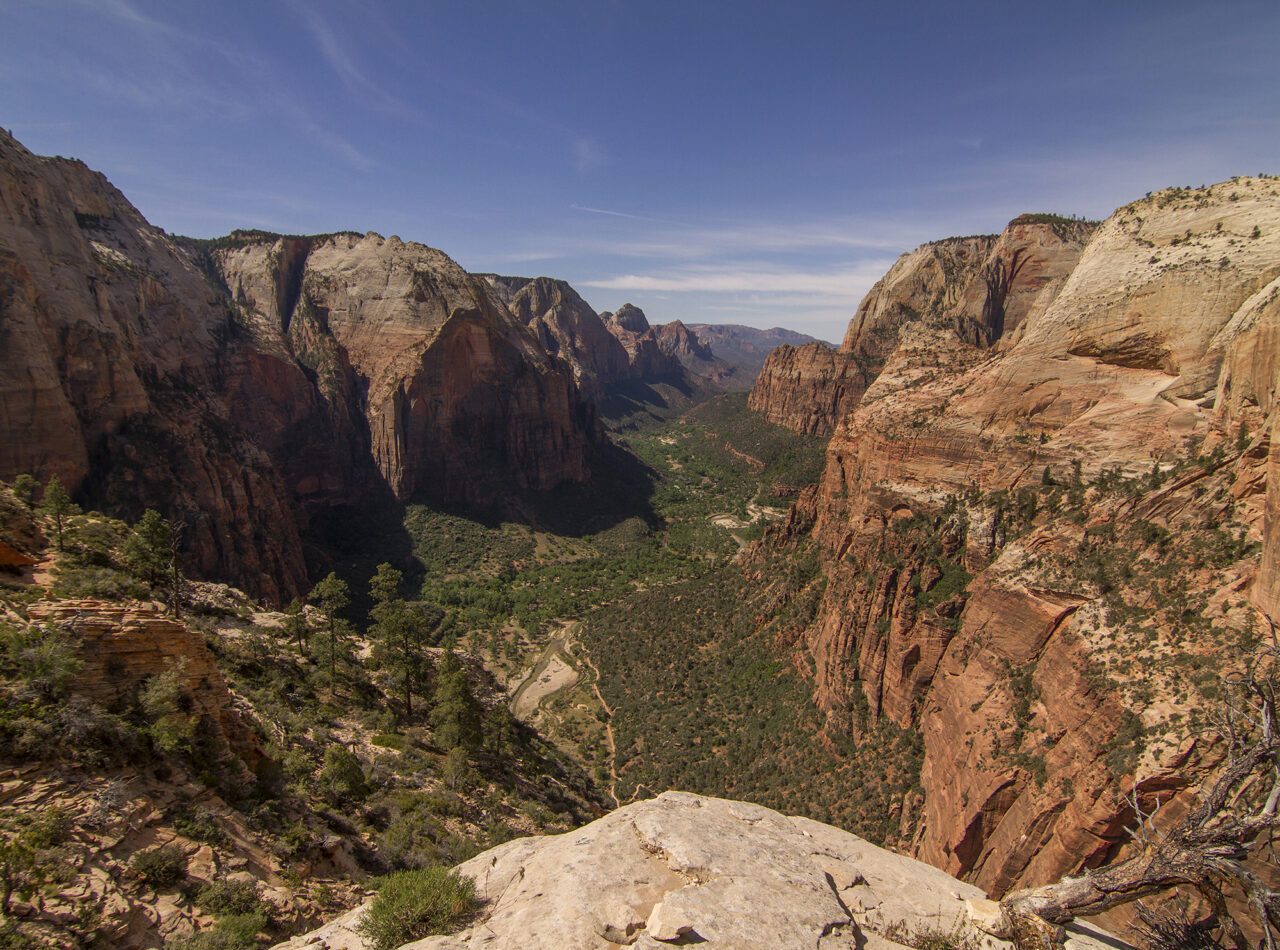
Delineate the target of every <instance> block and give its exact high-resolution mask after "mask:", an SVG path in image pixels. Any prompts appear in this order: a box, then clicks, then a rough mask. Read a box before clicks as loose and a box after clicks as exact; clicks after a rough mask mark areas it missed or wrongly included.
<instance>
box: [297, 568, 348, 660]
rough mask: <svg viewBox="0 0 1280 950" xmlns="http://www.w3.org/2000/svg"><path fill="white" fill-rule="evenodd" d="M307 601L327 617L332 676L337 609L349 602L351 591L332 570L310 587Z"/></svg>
mask: <svg viewBox="0 0 1280 950" xmlns="http://www.w3.org/2000/svg"><path fill="white" fill-rule="evenodd" d="M307 602H308V603H312V604H315V605H317V606H318V607H319V608H320V609H321V610H323V611H324V613H325V616H326V617H328V618H329V675H330V676H333V675H334V673H335V670H336V666H337V656H338V645H339V643H340V639H339V629H340V628H339V626H338V611H340V610H342V608H343V607H345V606H347V604H349V603H351V591H350V589H349V588H348V587H347V582H346V581H344V580H343V579H342V578H340V577H338V575H337V574H335V573H334V572H333V571H330V572H329V576H328V577H326V578H325V579H324V580H322V581H321V582H320V583H318V584H316V586H315V587H313V588H311V595H310V596H309V597H308V598H307Z"/></svg>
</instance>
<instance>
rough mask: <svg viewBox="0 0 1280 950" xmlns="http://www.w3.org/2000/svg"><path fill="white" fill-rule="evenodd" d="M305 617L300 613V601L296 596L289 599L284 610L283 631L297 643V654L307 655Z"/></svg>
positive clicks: (307, 631)
mask: <svg viewBox="0 0 1280 950" xmlns="http://www.w3.org/2000/svg"><path fill="white" fill-rule="evenodd" d="M309 632H310V631H309V630H308V629H307V618H306V617H305V616H303V614H302V603H301V602H300V601H299V600H298V598H296V597H295V598H294V599H293V600H291V601H289V606H288V607H286V608H285V612H284V633H285V636H286V637H288V638H289V639H290V640H293V641H295V642H296V643H297V644H298V656H306V655H307V634H308V633H309Z"/></svg>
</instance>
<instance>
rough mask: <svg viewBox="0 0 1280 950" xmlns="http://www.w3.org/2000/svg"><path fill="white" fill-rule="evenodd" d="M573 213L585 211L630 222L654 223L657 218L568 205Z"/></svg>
mask: <svg viewBox="0 0 1280 950" xmlns="http://www.w3.org/2000/svg"><path fill="white" fill-rule="evenodd" d="M569 207H570V208H572V209H573V210H574V211H586V212H587V213H589V214H603V215H607V216H608V217H610V218H627V219H628V220H631V221H656V220H657V218H646V217H645V216H644V215H642V214H628V213H627V212H625V211H610V210H609V209H607V208H591V207H588V206H587V205H569Z"/></svg>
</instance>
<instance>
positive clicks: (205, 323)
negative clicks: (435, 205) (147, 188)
mask: <svg viewBox="0 0 1280 950" xmlns="http://www.w3.org/2000/svg"><path fill="white" fill-rule="evenodd" d="M0 312H2V313H3V321H2V322H0V334H2V335H3V339H4V343H5V345H4V347H3V349H2V350H0V478H12V477H14V476H15V475H17V474H19V473H22V472H30V473H32V474H35V475H37V476H38V477H41V478H45V477H47V476H48V475H49V474H51V473H57V474H58V475H60V476H61V477H62V478H63V480H64V481H66V482H67V483H68V485H69V487H70V488H71V489H72V491H73V492H75V493H76V494H77V496H78V497H79V499H80V500H82V501H84V502H86V503H87V504H89V505H92V506H95V507H101V508H104V509H107V510H111V511H114V512H117V513H120V514H122V515H125V516H129V517H136V516H137V515H139V514H140V513H141V512H142V510H143V508H145V507H157V508H160V509H161V510H162V511H163V512H164V513H165V514H166V515H168V516H169V517H173V518H176V519H178V520H180V521H182V522H184V524H185V525H186V527H187V530H186V532H185V534H184V537H185V538H186V540H187V543H188V546H189V552H188V553H189V561H190V563H189V565H188V567H189V569H191V570H193V571H194V572H196V573H198V574H201V575H204V576H208V577H216V578H219V579H224V580H230V581H232V582H234V583H236V584H238V585H240V586H242V587H244V588H245V589H247V590H250V591H253V592H254V593H255V594H257V595H261V596H265V597H268V598H270V599H272V600H275V601H280V600H287V599H288V598H289V597H291V596H295V595H297V594H298V593H300V592H302V591H304V590H305V589H306V586H307V577H306V570H305V565H304V562H303V556H302V537H303V535H304V534H305V532H306V531H307V529H308V527H309V525H310V524H311V522H312V519H313V518H314V516H315V515H316V514H317V513H318V512H320V511H322V510H323V509H325V508H327V507H329V506H332V505H356V504H359V503H361V502H362V501H363V500H365V499H367V498H368V497H370V495H371V493H374V492H377V491H379V490H382V491H385V487H383V486H384V485H389V486H390V487H391V489H392V490H393V491H394V492H395V493H396V494H397V495H398V496H399V497H401V498H406V497H408V496H409V495H411V494H414V493H415V492H422V493H425V494H428V495H431V496H433V497H436V498H443V499H449V500H454V499H468V500H484V499H487V498H491V497H493V496H494V495H496V494H498V493H500V492H503V491H506V490H508V489H510V488H512V487H514V488H517V489H531V490H545V489H548V488H551V487H554V486H555V485H557V484H559V483H561V482H563V481H566V480H574V481H581V480H584V479H585V478H587V477H588V458H589V456H590V454H591V452H592V451H593V447H594V446H595V445H596V444H597V443H598V442H599V441H600V439H601V438H602V436H601V434H600V429H599V426H598V423H597V422H596V420H595V415H594V409H593V408H592V407H591V405H590V404H589V403H587V402H586V401H584V400H583V398H582V397H581V395H580V393H579V391H578V388H577V386H576V385H575V384H574V381H573V379H572V375H571V373H570V372H569V370H568V368H567V367H566V365H565V364H563V363H561V362H559V361H558V360H556V359H555V358H553V357H552V356H549V355H548V353H547V352H546V351H545V350H544V349H542V347H541V346H540V345H539V343H538V341H537V340H536V339H535V338H534V337H533V335H532V334H530V332H529V331H528V330H527V329H526V328H525V327H524V326H522V325H521V323H520V322H519V321H518V320H517V319H516V318H515V317H513V316H512V315H511V313H510V312H509V311H508V310H507V308H506V307H505V305H503V304H502V303H501V302H499V301H498V300H497V299H495V297H494V296H493V294H492V293H491V292H490V291H489V289H488V288H487V287H486V286H485V285H484V284H483V283H482V282H481V281H479V280H477V279H476V278H473V277H472V276H471V275H469V274H467V273H465V272H464V271H463V270H462V269H461V268H460V267H458V265H457V264H455V263H454V262H453V261H451V260H449V258H448V257H446V256H445V255H444V254H442V253H441V252H439V251H435V250H432V249H431V248H426V247H423V246H422V245H415V244H405V243H403V242H401V241H399V240H398V239H396V238H391V239H387V240H384V239H383V238H381V237H379V236H377V235H373V234H370V235H365V236H363V237H362V236H359V235H354V234H339V235H332V236H329V237H325V238H281V237H278V236H275V235H263V234H260V233H253V232H248V233H245V232H237V233H236V234H234V235H231V236H229V237H228V238H224V239H221V240H219V241H215V242H191V241H186V240H174V239H172V238H170V237H169V236H167V235H165V234H164V233H163V232H162V231H159V230H157V229H156V228H153V227H151V226H150V225H149V224H147V222H146V221H145V220H144V219H143V218H142V216H141V215H140V214H139V213H138V212H137V211H136V210H135V209H134V208H133V207H132V206H131V205H130V204H129V203H128V201H127V200H125V198H124V196H123V195H121V194H120V193H119V192H118V191H117V190H116V189H114V188H113V187H112V186H111V185H110V184H109V183H108V182H107V181H106V179H105V178H103V176H101V175H99V174H97V173H94V172H92V171H90V170H89V169H88V168H87V167H85V166H84V165H83V164H82V163H80V162H75V161H68V160H64V159H50V158H40V157H37V156H34V155H32V154H31V153H30V152H28V151H27V150H26V149H24V148H22V146H21V145H19V144H18V143H17V142H16V141H14V140H13V139H12V138H10V137H9V136H7V135H0Z"/></svg>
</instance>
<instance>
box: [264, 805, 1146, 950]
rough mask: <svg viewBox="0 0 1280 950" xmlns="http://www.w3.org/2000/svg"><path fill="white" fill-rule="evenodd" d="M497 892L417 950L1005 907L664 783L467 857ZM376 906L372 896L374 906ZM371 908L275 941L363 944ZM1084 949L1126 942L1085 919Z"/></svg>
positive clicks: (943, 925)
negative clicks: (631, 800)
mask: <svg viewBox="0 0 1280 950" xmlns="http://www.w3.org/2000/svg"><path fill="white" fill-rule="evenodd" d="M459 871H461V872H462V873H463V874H465V875H467V876H468V877H471V878H473V879H474V880H475V882H476V891H477V895H478V896H479V898H480V899H481V901H482V902H483V906H482V908H481V911H480V914H479V915H478V916H477V918H476V919H475V920H474V921H473V922H472V924H471V926H470V927H468V928H467V929H466V930H464V931H462V932H460V933H457V934H454V935H452V936H447V937H428V938H426V939H425V940H420V941H417V942H415V943H411V944H408V945H406V947H405V948H404V950H476V948H481V947H483V948H485V950H588V948H591V950H595V948H606V947H623V946H625V947H634V948H636V950H662V948H667V947H671V946H685V945H698V946H701V947H704V948H706V950H790V948H801V947H805V948H813V947H816V948H819V950H846V948H847V950H854V948H860V950H893V948H896V947H902V946H904V944H903V943H902V942H901V941H903V940H907V939H909V938H911V937H913V936H915V937H919V936H924V935H927V934H955V935H957V936H960V935H968V936H970V938H971V939H973V941H974V944H973V945H981V946H983V947H989V948H991V950H997V948H1006V947H1008V948H1011V947H1012V946H1013V945H1012V944H1010V943H1006V942H1004V941H1000V940H996V939H994V938H992V937H988V936H986V935H985V934H983V933H982V932H981V931H979V930H978V929H977V928H976V926H975V921H976V922H982V921H983V920H985V919H990V918H991V917H992V915H994V913H995V909H996V908H995V904H994V903H992V902H991V901H989V900H987V899H986V895H985V894H984V893H983V892H982V891H981V890H979V889H978V888H976V887H973V886H972V885H969V884H964V883H962V882H960V881H957V880H956V879H955V878H952V877H950V876H948V875H947V874H944V873H943V872H942V871H939V870H938V869H937V868H933V867H930V866H929V865H927V864H922V863H921V862H919V861H915V860H912V859H911V858H905V857H902V856H900V855H896V854H893V853H891V852H889V851H885V850H883V849H882V848H877V847H876V846H875V845H872V844H870V843H868V842H866V841H863V840H862V839H861V838H859V837H857V836H856V835H852V834H849V833H848V832H846V831H841V830H839V829H838V828H833V827H831V826H830V825H824V824H821V823H819V822H816V821H811V820H809V819H807V818H788V817H787V816H785V815H781V814H779V813H778V812H776V811H771V810H770V809H768V808H762V807H760V806H759V805H751V804H747V803H744V802H731V801H724V800H722V799H717V798H704V797H702V796H700V795H690V794H688V793H685V792H666V793H665V794H663V795H660V796H658V797H657V798H655V799H651V800H649V801H643V802H637V803H636V804H634V805H628V806H627V807H625V808H620V809H618V810H617V811H615V812H612V813H611V814H609V815H606V816H605V817H604V818H601V819H599V820H598V821H594V822H592V823H591V824H589V825H587V826H585V827H583V828H579V829H578V830H577V831H571V832H567V833H566V834H562V835H555V836H550V837H544V838H520V839H518V840H515V841H509V842H507V843H506V844H503V845H499V846H498V847H496V848H493V849H492V850H489V851H486V852H485V853H484V854H481V855H478V856H476V857H475V858H472V859H471V860H470V861H467V862H466V863H465V864H462V865H460V866H459ZM366 906H367V905H366ZM363 913H364V907H359V908H356V909H355V910H353V911H351V912H350V913H348V914H346V915H345V916H343V917H340V918H339V919H337V920H335V921H333V922H332V923H330V924H327V925H326V926H324V927H321V928H320V929H319V930H316V931H313V932H312V933H310V934H307V935H305V936H301V937H295V938H294V939H293V940H291V941H289V942H288V943H284V944H280V945H279V946H278V947H277V948H275V950H365V943H364V942H363V940H362V939H361V938H360V937H359V936H358V935H357V934H356V933H354V931H353V928H354V927H355V926H356V925H357V924H358V923H359V921H360V917H361V915H362V914H363ZM1066 946H1067V947H1068V948H1071V950H1114V948H1116V947H1123V946H1125V944H1122V943H1120V942H1119V941H1116V940H1115V939H1114V938H1111V937H1109V936H1107V935H1105V934H1103V933H1102V932H1101V931H1096V930H1091V929H1089V928H1088V927H1087V926H1085V925H1081V926H1079V927H1078V928H1076V929H1075V930H1074V931H1073V932H1072V933H1071V935H1070V937H1069V939H1068V940H1067V944H1066Z"/></svg>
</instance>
